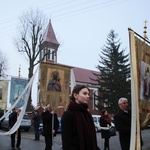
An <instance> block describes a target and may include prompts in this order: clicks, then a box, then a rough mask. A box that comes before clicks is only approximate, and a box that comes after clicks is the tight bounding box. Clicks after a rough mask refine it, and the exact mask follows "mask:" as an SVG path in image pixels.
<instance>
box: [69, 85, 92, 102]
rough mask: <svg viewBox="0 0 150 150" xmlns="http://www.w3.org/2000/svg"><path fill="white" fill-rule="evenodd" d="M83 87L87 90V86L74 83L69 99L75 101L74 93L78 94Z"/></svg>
mask: <svg viewBox="0 0 150 150" xmlns="http://www.w3.org/2000/svg"><path fill="white" fill-rule="evenodd" d="M84 88H87V89H88V90H89V88H88V87H87V86H85V85H76V86H75V87H74V89H73V91H72V94H71V97H70V100H72V101H75V97H74V93H76V94H79V92H80V91H81V90H82V89H84Z"/></svg>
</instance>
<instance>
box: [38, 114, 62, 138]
mask: <svg viewBox="0 0 150 150" xmlns="http://www.w3.org/2000/svg"><path fill="white" fill-rule="evenodd" d="M41 116H42V121H43V133H42V134H43V136H50V137H51V135H52V130H55V135H56V132H57V130H58V126H59V121H58V119H57V114H55V113H54V120H53V121H54V122H53V123H54V124H53V129H52V116H53V114H52V113H51V112H49V111H45V112H43V113H42V115H41Z"/></svg>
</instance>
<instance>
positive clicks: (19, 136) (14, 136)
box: [11, 129, 21, 148]
mask: <svg viewBox="0 0 150 150" xmlns="http://www.w3.org/2000/svg"><path fill="white" fill-rule="evenodd" d="M16 136H17V143H16V147H20V143H21V131H20V129H18V130H17V131H16V132H14V133H13V134H11V147H12V148H14V147H15V139H16Z"/></svg>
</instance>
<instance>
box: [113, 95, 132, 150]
mask: <svg viewBox="0 0 150 150" xmlns="http://www.w3.org/2000/svg"><path fill="white" fill-rule="evenodd" d="M118 106H119V110H118V112H117V113H116V114H115V115H114V122H115V127H116V129H117V130H118V131H119V140H120V145H121V148H122V150H129V149H130V136H131V111H130V110H129V109H128V100H127V98H124V97H122V98H120V99H119V101H118Z"/></svg>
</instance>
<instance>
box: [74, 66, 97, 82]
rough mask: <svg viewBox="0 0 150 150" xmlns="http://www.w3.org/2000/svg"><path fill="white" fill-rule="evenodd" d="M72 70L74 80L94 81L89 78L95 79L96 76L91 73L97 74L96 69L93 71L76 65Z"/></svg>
mask: <svg viewBox="0 0 150 150" xmlns="http://www.w3.org/2000/svg"><path fill="white" fill-rule="evenodd" d="M73 71H74V76H75V80H76V82H82V83H96V82H95V81H93V80H91V79H97V77H96V76H95V75H94V74H93V73H96V74H99V72H98V71H93V70H88V69H83V68H78V67H74V68H73ZM90 78H91V79H90Z"/></svg>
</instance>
